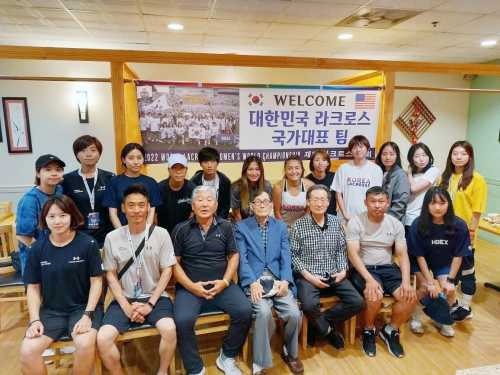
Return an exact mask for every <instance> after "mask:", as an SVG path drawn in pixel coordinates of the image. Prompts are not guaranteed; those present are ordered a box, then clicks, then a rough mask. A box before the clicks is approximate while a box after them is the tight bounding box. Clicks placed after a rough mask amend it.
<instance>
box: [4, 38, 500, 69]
mask: <svg viewBox="0 0 500 375" xmlns="http://www.w3.org/2000/svg"><path fill="white" fill-rule="evenodd" d="M0 58H3V59H29V60H66V61H105V62H118V63H150V64H182V65H215V66H245V67H262V68H264V67H265V68H296V69H341V70H380V71H392V72H413V73H447V74H477V75H500V65H494V64H449V63H429V62H410V61H385V60H350V59H321V58H309V57H281V56H254V55H232V54H227V55H222V54H208V53H180V52H158V51H129V50H100V49H81V48H50V47H19V46H1V45H0Z"/></svg>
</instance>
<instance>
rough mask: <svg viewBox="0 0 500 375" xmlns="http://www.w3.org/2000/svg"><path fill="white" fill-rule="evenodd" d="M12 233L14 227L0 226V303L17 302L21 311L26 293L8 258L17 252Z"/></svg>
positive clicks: (19, 274) (19, 273)
mask: <svg viewBox="0 0 500 375" xmlns="http://www.w3.org/2000/svg"><path fill="white" fill-rule="evenodd" d="M14 232H15V230H14V226H12V225H1V226H0V237H1V239H2V244H3V245H2V250H1V257H0V262H1V263H3V264H2V267H0V303H4V302H19V304H20V309H21V311H23V310H24V304H25V302H26V293H25V290H24V284H23V280H22V275H21V272H17V271H16V270H15V269H14V267H12V261H11V258H10V254H11V253H12V251H17V250H18V242H17V238H16V236H15V233H14ZM9 263H10V264H9ZM0 332H1V314H0Z"/></svg>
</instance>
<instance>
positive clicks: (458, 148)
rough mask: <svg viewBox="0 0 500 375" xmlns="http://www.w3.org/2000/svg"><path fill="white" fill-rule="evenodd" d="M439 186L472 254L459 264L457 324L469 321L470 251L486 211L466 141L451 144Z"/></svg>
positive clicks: (472, 274) (482, 187)
mask: <svg viewBox="0 0 500 375" xmlns="http://www.w3.org/2000/svg"><path fill="white" fill-rule="evenodd" d="M440 186H443V187H444V188H445V189H447V190H448V192H449V193H450V196H451V200H452V202H453V209H454V210H455V214H456V215H457V216H458V217H460V218H461V219H463V220H464V221H465V222H466V223H467V226H468V228H469V234H470V240H471V243H472V248H473V252H472V254H470V255H469V256H467V257H465V258H464V260H463V262H462V267H461V269H460V273H459V274H458V275H457V276H458V277H457V282H456V283H457V284H458V281H461V283H462V287H461V289H462V302H461V303H460V305H458V302H455V304H454V305H453V308H452V310H454V312H453V314H452V316H453V319H454V320H455V321H457V322H462V321H464V320H466V319H471V318H472V317H473V315H472V309H471V307H470V304H471V302H472V296H473V295H474V294H475V293H476V272H475V270H474V249H475V247H476V246H475V245H476V237H477V233H476V230H477V226H478V224H479V220H480V219H481V214H482V213H484V212H485V210H486V194H487V187H486V181H485V180H484V178H483V176H481V175H480V174H479V173H477V172H476V171H475V170H474V149H473V148H472V145H471V144H470V143H469V142H467V141H457V142H455V143H454V144H453V145H452V146H451V148H450V152H449V153H448V158H447V159H446V169H445V171H444V172H443V175H442V176H441V179H440Z"/></svg>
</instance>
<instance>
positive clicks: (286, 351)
mask: <svg viewBox="0 0 500 375" xmlns="http://www.w3.org/2000/svg"><path fill="white" fill-rule="evenodd" d="M283 353H285V355H288V349H287V348H286V345H283Z"/></svg>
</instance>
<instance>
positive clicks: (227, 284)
mask: <svg viewBox="0 0 500 375" xmlns="http://www.w3.org/2000/svg"><path fill="white" fill-rule="evenodd" d="M222 281H224V282H225V283H226V288H227V287H228V286H229V283H228V282H227V280H226V279H222Z"/></svg>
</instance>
